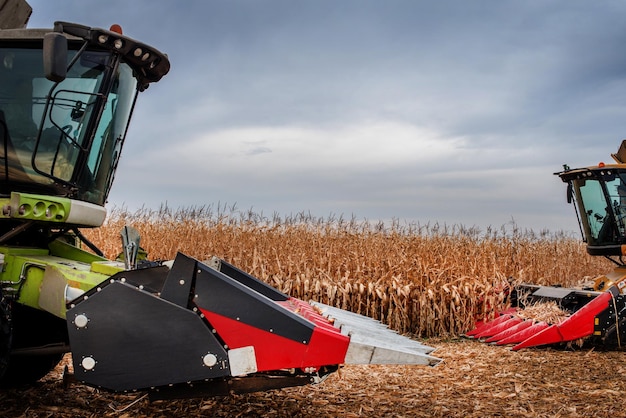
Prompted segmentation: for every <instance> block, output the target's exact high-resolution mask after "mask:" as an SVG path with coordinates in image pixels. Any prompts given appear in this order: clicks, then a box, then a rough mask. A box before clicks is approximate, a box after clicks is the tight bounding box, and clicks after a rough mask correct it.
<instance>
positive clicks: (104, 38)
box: [98, 34, 109, 44]
mask: <svg viewBox="0 0 626 418" xmlns="http://www.w3.org/2000/svg"><path fill="white" fill-rule="evenodd" d="M108 40H109V37H108V36H107V35H105V34H102V35H100V36H98V42H100V43H101V44H106V43H107V41H108Z"/></svg>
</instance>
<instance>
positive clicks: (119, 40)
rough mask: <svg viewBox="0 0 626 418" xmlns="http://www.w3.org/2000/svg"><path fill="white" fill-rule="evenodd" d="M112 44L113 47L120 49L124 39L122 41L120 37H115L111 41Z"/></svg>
mask: <svg viewBox="0 0 626 418" xmlns="http://www.w3.org/2000/svg"><path fill="white" fill-rule="evenodd" d="M113 46H114V47H115V49H122V47H123V46H124V41H122V40H121V39H116V40H115V41H114V42H113Z"/></svg>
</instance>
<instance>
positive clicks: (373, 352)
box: [0, 13, 440, 399]
mask: <svg viewBox="0 0 626 418" xmlns="http://www.w3.org/2000/svg"><path fill="white" fill-rule="evenodd" d="M28 14H29V13H28ZM26 19H27V16H26ZM16 26H17V28H14V29H1V30H0V138H1V143H2V147H1V149H0V387H5V388H6V387H10V386H15V385H18V384H28V383H32V382H34V381H36V380H38V379H39V378H41V377H42V376H44V375H46V374H47V373H48V372H49V371H50V370H51V369H53V368H54V367H56V365H57V364H58V362H59V361H60V360H61V359H62V358H63V356H64V355H65V354H66V353H71V356H72V366H73V367H72V368H73V373H66V376H67V377H68V378H71V379H72V380H74V381H78V382H82V383H85V384H88V385H91V386H95V387H99V388H104V389H107V390H111V391H117V392H125V391H135V390H140V391H147V392H148V393H149V394H150V397H151V399H166V398H179V397H191V396H211V395H219V394H229V393H234V392H249V391H258V390H266V389H274V388H281V387H287V386H297V385H305V384H310V383H318V382H321V381H322V380H323V379H324V378H325V377H326V376H328V375H329V374H330V373H332V372H335V371H336V370H337V369H338V368H339V367H340V366H341V365H342V364H349V363H361V364H363V363H365V364H386V363H393V364H421V365H435V364H437V363H438V362H439V361H440V360H439V359H437V358H435V357H432V356H431V355H430V354H429V353H431V352H432V351H433V348H431V347H428V346H425V345H422V344H420V343H418V342H417V341H414V340H411V339H409V338H406V337H402V336H400V335H398V334H396V333H395V332H393V331H391V330H389V329H387V328H386V327H385V326H383V325H382V324H380V323H378V322H376V321H374V320H372V319H369V318H365V317H363V316H360V315H356V314H353V313H350V312H346V311H342V310H339V309H336V308H333V307H330V306H325V305H322V304H316V303H307V302H303V301H301V300H298V299H295V298H291V297H289V296H288V295H285V294H283V293H281V292H279V291H277V290H276V289H274V288H272V287H270V286H268V285H267V284H265V283H263V282H261V281H260V280H258V279H256V278H254V277H252V276H251V275H249V274H247V273H246V272H244V271H241V270H239V269H238V268H237V267H235V266H233V265H231V264H229V263H227V262H225V261H224V260H220V259H217V258H213V259H211V260H210V261H208V262H205V263H204V262H200V261H198V260H195V259H193V258H190V257H188V256H186V255H184V254H178V255H177V256H176V258H175V260H173V261H171V262H150V261H145V260H138V258H140V257H138V250H139V235H138V234H137V231H135V230H134V229H132V228H131V227H126V228H124V230H123V231H122V233H121V237H122V240H121V248H122V251H121V253H122V254H123V258H122V259H123V262H121V261H111V260H107V259H106V258H104V257H103V256H102V253H101V252H100V251H99V250H98V248H97V247H96V246H95V245H93V244H92V243H90V242H89V241H88V240H87V239H86V238H85V237H84V235H83V234H82V233H81V229H84V228H96V227H99V226H101V225H102V223H103V222H104V220H105V217H106V210H105V208H104V205H105V203H106V201H107V196H108V194H109V190H110V188H111V185H112V183H113V179H114V174H115V170H116V167H117V164H118V161H119V159H120V155H121V152H122V147H123V145H124V141H125V139H126V132H127V130H128V123H129V120H130V118H131V115H132V113H133V108H134V106H135V102H136V100H137V96H138V94H139V93H140V92H142V91H144V90H145V89H146V88H148V86H149V85H150V84H152V83H156V82H158V81H159V80H161V78H162V77H163V76H165V75H166V74H167V73H168V71H169V69H170V62H169V60H168V58H167V56H166V55H165V54H163V53H161V52H160V51H158V50H157V49H155V48H153V47H151V46H149V45H146V44H144V43H141V42H138V41H136V40H134V39H132V38H129V37H127V36H124V35H123V34H122V30H121V28H120V27H119V26H117V25H114V26H113V27H111V29H110V30H105V29H99V28H91V27H87V26H83V25H78V24H73V23H66V22H56V23H55V24H54V28H53V29H48V30H41V29H25V28H23V27H22V26H23V25H16ZM4 27H6V26H4Z"/></svg>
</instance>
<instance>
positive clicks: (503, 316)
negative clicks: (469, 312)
mask: <svg viewBox="0 0 626 418" xmlns="http://www.w3.org/2000/svg"><path fill="white" fill-rule="evenodd" d="M515 312H517V309H516V308H509V309H507V310H505V311H502V312H500V316H498V317H497V318H496V319H494V320H491V321H477V322H476V324H475V326H474V329H473V330H471V331H468V332H467V333H465V336H466V337H475V335H476V334H478V333H479V332H481V331H484V330H485V329H487V328H489V327H492V326H494V325H497V324H499V323H500V322H503V321H506V320H507V319H508V318H509V317H510V316H511V314H513V313H515Z"/></svg>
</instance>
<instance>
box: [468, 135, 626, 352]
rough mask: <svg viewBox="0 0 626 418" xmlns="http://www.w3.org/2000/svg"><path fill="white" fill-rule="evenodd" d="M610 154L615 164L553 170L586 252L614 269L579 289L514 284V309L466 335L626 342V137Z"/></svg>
mask: <svg viewBox="0 0 626 418" xmlns="http://www.w3.org/2000/svg"><path fill="white" fill-rule="evenodd" d="M612 157H613V159H614V160H615V164H604V163H600V164H598V166H595V167H587V168H578V169H570V168H569V167H565V170H564V171H562V172H560V173H556V174H557V175H558V176H559V177H560V178H561V179H562V180H563V181H564V182H565V183H567V195H568V202H572V200H574V201H575V202H576V214H577V217H578V221H579V224H580V227H581V232H582V234H583V239H584V240H585V242H586V243H587V252H588V253H589V254H590V255H593V256H604V257H607V258H608V259H610V260H611V261H613V262H614V263H615V265H616V267H615V269H614V270H613V271H612V272H610V273H608V274H606V275H604V276H600V277H598V278H596V279H595V281H594V282H593V284H592V285H590V286H589V287H586V288H581V289H567V288H560V287H546V286H533V285H521V286H517V287H516V288H515V289H513V290H512V293H511V302H512V306H513V308H512V309H510V310H508V311H505V312H501V313H500V315H499V316H498V317H497V318H496V319H495V320H493V321H487V322H479V323H477V324H476V328H475V329H473V330H471V331H470V332H468V333H467V334H466V335H467V336H468V337H472V338H477V339H481V340H483V341H486V342H490V343H496V344H500V345H507V344H512V345H513V350H519V349H521V348H525V347H534V346H542V345H549V344H559V343H568V344H572V343H582V341H583V340H587V341H589V342H591V343H594V344H602V345H604V346H607V347H621V346H622V345H623V344H625V343H626V295H625V293H626V292H624V288H625V287H626V265H625V264H624V259H623V257H624V255H626V140H624V141H623V142H622V144H621V146H620V148H619V150H618V152H617V153H616V154H612ZM550 306H551V307H552V308H553V309H551V308H550ZM549 309H551V311H552V313H553V314H552V315H547V317H546V319H544V320H537V319H536V317H535V318H533V314H532V313H533V311H535V312H538V311H540V310H544V311H547V310H549Z"/></svg>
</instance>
